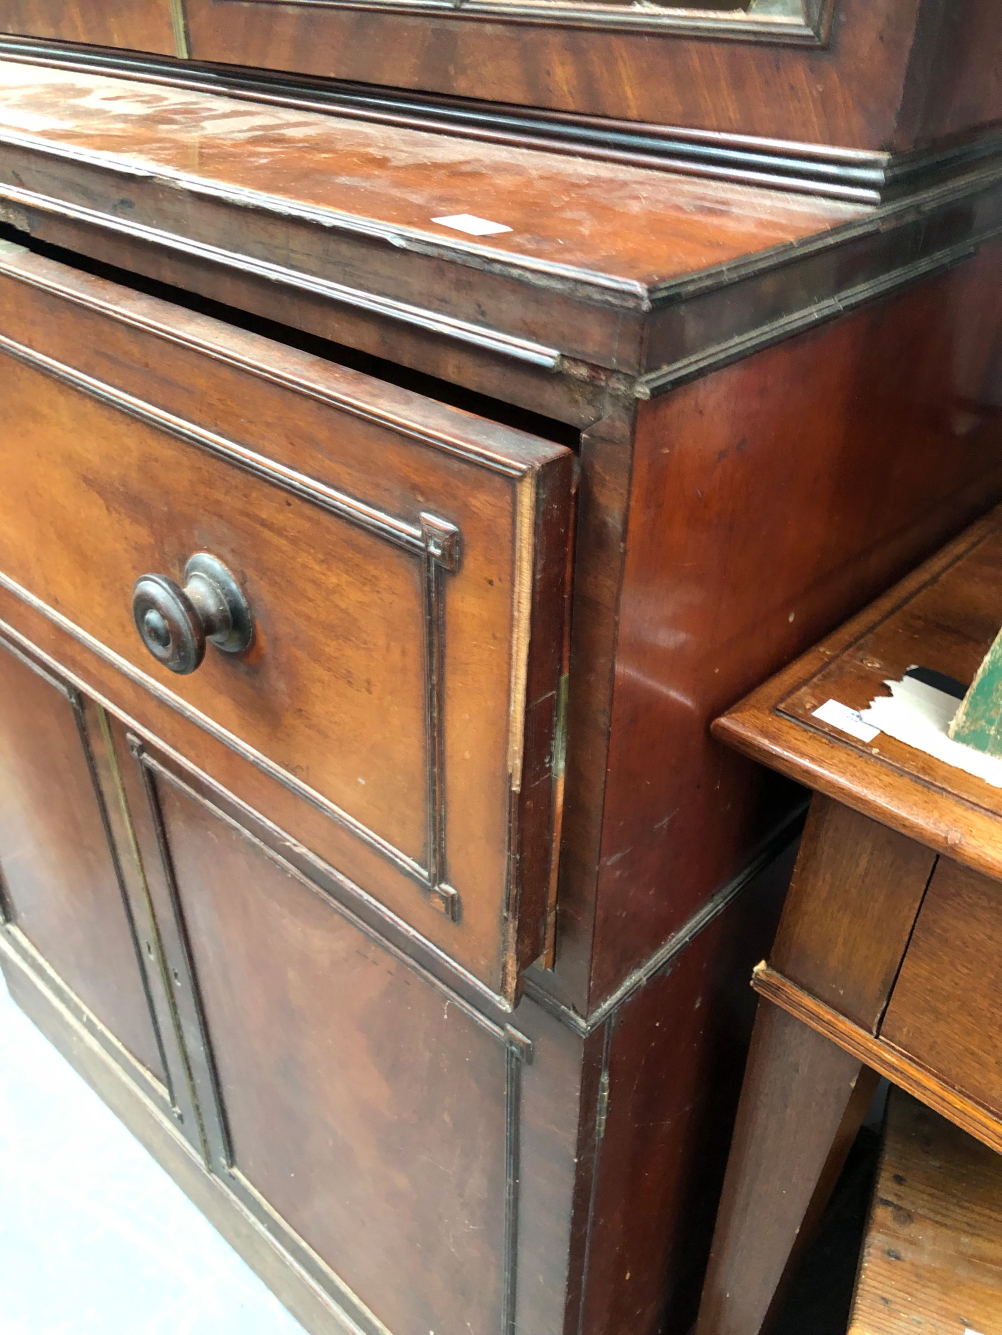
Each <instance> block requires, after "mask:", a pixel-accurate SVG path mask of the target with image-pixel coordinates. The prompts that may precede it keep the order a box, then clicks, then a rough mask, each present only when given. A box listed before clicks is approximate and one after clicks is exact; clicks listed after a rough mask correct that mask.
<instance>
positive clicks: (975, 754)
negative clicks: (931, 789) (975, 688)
mask: <svg viewBox="0 0 1002 1335" xmlns="http://www.w3.org/2000/svg"><path fill="white" fill-rule="evenodd" d="M884 685H885V686H887V687H889V688H890V691H891V694H890V695H878V696H877V698H876V699H875V700H871V701H870V707H869V709H864V710H863V712H862V718H863V722H864V723H870V724H873V725H875V726H877V725H879V729H880V731H881V732H883V733H886V735H887V736H888V737H893V738H895V740H896V741H899V742H904V744H905V746H913V747H914V748H915V750H916V751H924V752H925V754H926V755H927V756H934V757H935V759H936V760H942V761H943V763H944V764H945V765H952V766H953V767H954V769H962V770H964V771H965V772H966V773H967V774H973V775H974V777H975V778H978V779H984V781H985V782H986V783H990V784H991V785H992V787H993V788H1002V759H999V757H998V756H990V755H986V754H985V752H984V751H976V750H975V749H974V747H973V746H965V745H964V743H963V742H955V741H954V740H953V739H952V738H951V737H949V736H948V735H947V733H948V729H949V727H950V724H951V723H952V722H953V716H954V714H955V713H956V712H957V710H958V709H959V708H960V701H959V700H958V699H957V698H956V696H953V695H948V694H947V693H946V692H945V691H938V690H936V688H935V687H934V686H929V685H927V684H926V683H925V682H922V681H917V680H916V679H915V678H914V677H910V676H908V675H907V674H906V675H905V676H904V677H903V678H902V679H901V681H885V682H884Z"/></svg>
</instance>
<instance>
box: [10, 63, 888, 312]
mask: <svg viewBox="0 0 1002 1335" xmlns="http://www.w3.org/2000/svg"><path fill="white" fill-rule="evenodd" d="M26 139H27V140H30V141H31V142H32V143H33V144H35V145H37V147H38V148H39V149H42V150H48V151H51V152H53V153H55V154H56V155H58V156H60V157H62V158H63V159H65V160H70V161H73V160H77V161H79V160H80V159H81V158H83V159H85V160H88V161H91V162H93V161H95V160H100V161H101V162H102V163H103V164H104V165H105V166H106V167H110V168H115V167H117V168H118V169H119V170H121V171H124V172H126V173H132V174H135V173H140V174H142V175H144V176H149V175H154V176H156V177H159V178H162V179H163V180H164V182H165V183H168V184H171V185H174V186H176V187H180V188H182V189H187V190H190V191H194V192H198V191H199V188H200V183H202V185H203V187H204V184H205V183H210V184H211V189H212V192H213V193H215V194H217V195H218V194H221V195H223V196H224V197H226V198H227V199H229V200H232V201H237V202H243V203H245V204H246V205H247V206H248V208H254V207H263V208H265V209H267V210H268V211H269V212H271V213H278V214H281V213H282V212H283V210H284V211H286V212H289V213H292V214H294V215H297V216H302V215H303V213H304V212H305V213H307V214H310V215H312V216H314V217H315V218H316V219H317V220H318V221H321V222H326V223H327V224H328V225H329V226H331V227H332V228H334V229H339V228H342V229H343V228H348V229H350V230H353V231H356V232H362V233H369V234H371V235H373V236H375V237H378V238H379V239H380V240H382V241H384V242H388V243H389V244H392V245H396V246H399V247H402V248H406V249H410V250H418V251H422V250H423V251H425V252H427V253H432V254H439V255H442V256H444V257H449V256H452V257H454V258H455V259H456V260H457V261H459V262H460V263H464V264H466V265H469V264H470V263H471V261H475V259H476V256H477V255H482V256H484V257H485V258H487V257H490V258H491V259H492V260H493V261H494V262H495V263H496V262H497V261H498V260H503V261H507V262H508V263H509V264H510V265H511V267H512V269H513V271H519V270H521V271H525V270H533V269H535V270H540V271H544V272H545V271H547V270H549V271H551V272H552V273H553V274H554V275H555V276H559V274H560V273H561V272H563V273H565V274H567V275H568V276H579V277H580V276H589V277H591V278H592V279H593V280H594V281H597V282H598V283H599V284H602V283H603V282H604V283H605V284H607V285H609V286H611V287H613V288H616V287H619V288H624V289H626V290H627V291H629V290H631V289H633V290H635V291H636V292H637V293H638V294H642V293H643V291H644V290H645V289H646V288H647V287H648V286H650V285H652V284H657V283H666V282H671V281H673V280H679V279H684V278H686V277H687V276H689V275H693V274H697V273H700V272H702V271H705V270H707V269H713V268H717V267H718V266H721V265H726V264H728V263H731V262H733V261H735V260H737V259H739V258H740V257H742V256H745V255H749V254H756V253H760V252H762V251H766V250H770V249H772V248H774V247H777V246H783V245H789V244H791V243H793V244H795V243H797V242H800V241H802V240H804V239H806V238H808V237H810V236H814V235H817V234H818V233H823V232H826V231H828V230H829V229H831V228H833V227H835V226H838V225H839V224H841V223H844V222H848V221H851V220H852V219H854V218H858V217H861V216H865V215H866V214H868V213H869V212H871V210H870V209H869V208H867V207H864V206H861V205H857V204H846V203H841V202H837V201H832V200H825V199H820V198H817V197H810V196H798V195H793V194H784V193H781V192H777V191H769V190H765V189H761V188H757V187H750V186H736V185H722V184H717V183H715V182H712V181H707V180H700V179H698V178H694V177H689V176H680V175H672V174H670V173H667V172H660V171H653V170H646V169H643V168H638V167H632V166H625V165H622V166H621V165H617V164H609V163H601V162H593V161H589V160H585V159H582V158H574V157H570V156H564V155H561V154H557V153H546V152H542V151H537V150H533V149H521V148H509V147H505V146H502V145H498V144H492V143H484V142H480V141H477V140H474V139H469V138H461V137H458V136H449V135H439V134H432V133H429V132H427V131H421V130H409V129H402V128H399V127H394V126H386V125H379V124H374V123H368V122H366V121H363V120H361V119H358V120H356V119H351V118H347V117H343V116H332V115H326V114H323V113H319V112H309V111H302V110H293V109H287V108H282V107H276V106H265V105H260V104H257V103H254V102H249V101H244V100H241V99H238V98H234V97H224V96H220V95H218V94H213V93H201V92H197V91H189V90H183V89H178V88H171V87H167V86H160V85H157V84H154V83H144V82H140V81H136V80H131V79H130V80H125V79H121V78H113V77H106V76H101V75H91V74H86V73H80V72H73V71H67V70H59V69H48V68H45V67H40V66H37V65H26V64H19V63H17V62H15V61H9V60H0V144H2V143H8V144H9V143H21V144H23V143H24V141H25V140H26ZM456 215H473V216H474V217H476V218H479V219H486V220H487V221H489V222H493V223H498V224H502V225H503V226H504V227H506V228H510V230H509V231H504V232H499V233H495V234H488V235H483V236H474V235H468V234H464V233H463V232H462V231H460V230H457V229H455V228H453V227H450V226H446V225H443V224H440V223H436V222H435V221H434V219H436V218H442V217H454V216H456Z"/></svg>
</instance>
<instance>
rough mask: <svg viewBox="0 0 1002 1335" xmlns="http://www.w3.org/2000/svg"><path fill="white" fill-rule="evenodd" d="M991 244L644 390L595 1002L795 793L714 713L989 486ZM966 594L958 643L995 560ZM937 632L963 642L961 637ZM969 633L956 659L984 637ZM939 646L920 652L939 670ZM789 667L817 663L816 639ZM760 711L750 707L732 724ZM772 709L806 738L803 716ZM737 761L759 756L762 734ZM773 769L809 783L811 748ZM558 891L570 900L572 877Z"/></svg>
mask: <svg viewBox="0 0 1002 1335" xmlns="http://www.w3.org/2000/svg"><path fill="white" fill-rule="evenodd" d="M999 254H1000V251H999V248H998V247H997V246H994V245H993V246H991V247H986V248H985V250H984V251H983V252H982V254H981V255H979V257H978V258H977V259H976V260H974V261H973V262H972V263H971V264H970V265H969V266H963V267H961V268H958V269H956V270H954V271H953V272H952V273H950V274H948V275H944V276H941V277H939V278H936V279H933V280H931V281H929V282H926V283H922V284H919V285H917V286H915V287H914V288H913V289H912V290H911V291H909V292H907V293H904V294H901V295H899V296H897V297H895V298H894V299H893V300H892V301H888V302H885V303H882V304H880V305H878V306H874V307H872V308H870V309H869V310H866V311H859V312H856V313H855V314H853V315H851V316H849V317H847V318H845V319H842V320H840V321H838V322H837V323H836V324H833V325H830V326H828V327H827V328H824V329H819V330H815V331H813V332H811V333H808V334H805V335H803V336H801V337H799V338H797V339H793V340H790V341H788V342H786V343H784V344H782V345H780V346H778V347H776V348H772V349H768V350H766V351H763V352H759V353H757V354H756V355H755V356H752V357H747V358H745V359H744V360H743V361H740V362H738V363H737V364H736V365H734V366H731V367H727V368H724V369H722V370H719V371H717V372H715V373H714V374H712V375H707V376H704V377H703V378H701V379H699V380H695V381H693V382H692V383H691V384H689V385H685V386H683V387H682V388H680V389H679V390H677V391H675V392H673V393H671V394H667V395H665V396H664V397H662V398H661V399H658V400H656V401H652V402H651V403H650V404H644V405H642V409H641V412H640V414H639V416H638V422H637V434H636V445H635V451H634V462H633V471H632V477H631V492H630V510H629V516H628V527H627V537H626V542H627V549H626V559H625V568H624V573H623V584H622V594H621V600H620V604H619V621H618V635H617V639H616V668H615V686H614V696H613V704H612V722H611V736H610V743H609V758H608V766H607V778H606V780H605V790H604V791H605V793H606V801H605V807H604V820H603V831H602V846H601V853H600V856H599V865H598V875H597V879H598V887H597V891H596V892H595V893H596V894H597V899H598V907H597V916H596V923H595V941H596V944H595V956H596V983H595V986H596V988H597V989H598V993H599V995H601V993H602V991H604V990H605V989H606V988H607V987H608V986H609V982H610V979H615V980H616V981H618V980H619V979H621V978H622V977H624V976H625V975H626V974H627V973H628V972H629V970H630V969H631V968H635V967H637V966H638V964H640V963H641V962H642V960H643V959H645V958H646V957H647V955H648V954H649V952H650V949H651V943H652V939H656V940H658V941H659V942H660V941H663V940H665V939H666V938H667V937H668V936H669V935H670V934H671V932H672V931H674V930H677V929H678V928H679V927H681V926H682V924H683V923H684V922H685V921H686V919H687V918H688V917H689V916H690V915H691V914H692V913H693V912H694V911H696V909H698V907H699V906H700V905H701V904H702V903H703V902H705V900H706V899H707V898H708V897H709V895H711V894H712V893H713V892H714V891H715V890H716V889H717V888H718V887H719V886H721V885H722V884H725V883H726V882H727V881H728V880H729V879H730V878H731V877H733V876H734V875H736V874H737V873H738V872H739V871H740V869H741V868H742V867H743V866H745V865H746V864H747V861H748V859H749V857H750V856H751V852H752V850H753V849H754V848H755V847H756V845H757V843H758V841H760V840H761V839H762V837H763V834H764V833H765V831H766V830H768V829H769V828H770V827H772V826H773V825H774V824H775V822H776V821H777V820H779V819H780V818H781V816H782V814H783V812H784V811H785V810H788V806H789V802H790V800H791V798H790V793H789V790H788V789H785V788H784V786H783V785H782V784H781V783H780V781H779V780H778V779H777V778H776V777H775V776H774V775H772V774H769V773H767V772H766V771H764V770H763V769H760V768H757V767H753V766H750V765H749V764H748V762H747V761H746V760H745V759H743V758H742V757H740V756H737V755H735V754H734V753H733V751H732V750H730V749H729V748H728V747H725V746H721V745H720V744H719V743H718V742H716V741H715V740H714V738H713V737H712V736H711V733H710V726H709V725H710V722H711V720H712V719H714V718H715V717H716V716H717V715H719V714H720V713H722V712H723V711H724V710H726V709H728V706H730V705H732V704H733V702H734V701H735V700H738V699H740V698H741V697H742V695H744V694H745V693H746V692H748V691H749V690H751V689H752V688H753V687H755V686H757V685H758V683H760V682H763V681H765V680H766V678H768V677H769V676H770V674H771V673H775V672H777V670H778V669H780V668H782V667H783V665H784V664H786V663H789V662H790V661H791V660H792V659H795V658H797V657H798V656H799V655H801V654H803V653H804V651H805V650H806V649H808V647H809V646H810V645H812V644H814V643H815V642H816V641H817V640H818V639H820V638H821V637H822V636H823V635H825V634H826V633H828V632H830V631H831V630H832V628H833V627H836V626H838V625H839V623H840V622H841V621H842V620H843V619H844V618H845V617H846V616H848V615H850V614H851V613H852V611H853V610H854V609H855V608H857V607H859V606H861V605H863V604H865V603H866V602H867V601H868V600H869V599H872V598H874V597H876V596H877V595H878V594H879V593H881V592H882V591H883V590H884V589H885V588H886V587H887V585H888V584H889V583H890V582H891V580H893V579H897V578H900V577H901V576H902V575H904V574H905V573H906V572H907V571H909V570H910V569H911V568H912V567H913V566H914V564H915V563H916V561H919V560H921V559H922V558H923V557H924V556H926V555H928V554H929V553H930V552H934V551H935V550H936V549H937V548H938V547H939V546H940V545H941V544H942V543H943V542H945V541H946V540H947V539H949V538H950V537H951V536H952V535H953V534H954V533H956V532H957V530H958V529H959V528H961V527H962V526H963V525H964V524H967V523H969V522H970V521H971V520H972V519H975V518H976V517H977V516H978V515H980V514H982V513H983V512H984V511H985V510H986V509H987V508H988V507H989V506H990V505H991V504H992V503H993V502H994V501H995V500H997V499H998V498H999V497H1000V496H1002V449H1000V446H1002V418H1000V415H999V410H998V406H997V405H998V404H999V403H1002V395H1000V390H999V384H1000V383H1002V382H1000V380H999V375H1000V370H1002V360H1000V358H1002V337H1000V331H1002V286H1000V285H999V284H998V283H997V282H996V281H995V276H996V272H997V266H998V262H999ZM983 587H984V591H985V593H984V596H985V597H986V598H987V599H988V600H989V601H988V604H987V605H986V606H983V607H982V608H981V609H980V611H979V616H980V617H981V620H979V621H978V623H977V624H978V627H979V631H978V632H975V638H977V635H978V634H979V633H980V626H981V625H982V624H984V625H985V628H986V630H987V631H988V635H987V639H988V642H990V640H991V638H992V636H993V635H994V633H995V631H997V629H998V626H999V625H1000V624H1002V601H1000V600H999V599H998V597H997V596H996V597H995V603H994V604H992V602H991V598H992V596H993V593H994V592H995V591H996V590H997V580H995V579H994V577H990V578H989V579H988V581H987V582H986V583H985V584H984V586H983ZM970 604H971V598H970V596H967V597H966V598H965V601H964V604H963V610H962V611H958V614H957V615H958V616H966V615H967V614H968V613H967V609H968V608H969V607H970ZM996 608H997V619H996V620H995V622H994V626H993V627H992V628H990V629H989V628H988V624H987V623H988V621H989V620H990V618H991V617H992V616H995V615H996V611H995V609H996ZM950 624H954V623H953V622H951V623H950ZM847 634H848V633H847ZM858 634H859V632H858V631H856V632H855V633H854V634H850V635H849V636H848V640H845V641H843V640H841V639H838V640H835V641H833V643H837V644H843V643H849V642H851V641H852V640H853V639H855V637H856V635H858ZM939 643H941V644H943V645H944V646H946V645H947V644H948V643H949V644H950V645H951V646H952V645H955V644H957V645H958V650H957V651H958V653H959V652H961V650H960V649H959V644H958V642H957V640H956V637H951V638H950V639H949V640H947V639H946V638H945V637H941V639H940V641H939ZM965 644H966V646H967V647H966V648H965V649H963V650H962V653H963V655H964V658H963V659H962V660H961V659H957V661H956V662H955V663H954V668H953V671H954V675H961V673H962V671H963V662H965V661H967V657H968V656H969V657H970V658H971V659H972V660H975V658H976V655H977V654H979V653H981V654H983V653H984V648H982V647H981V645H980V644H977V645H976V644H975V643H973V641H971V640H970V639H967V640H965ZM985 647H987V646H985ZM928 652H931V649H930V650H928V651H927V653H928ZM916 654H920V650H919V649H918V648H917V647H916V644H915V641H914V639H908V640H905V641H902V642H901V643H900V644H899V645H897V646H896V647H895V653H894V656H893V657H890V656H884V657H880V656H879V655H878V656H877V657H875V658H874V659H873V662H874V663H875V664H877V666H875V667H874V668H873V670H872V671H869V670H868V671H867V673H866V682H867V685H866V686H865V687H861V690H860V694H859V695H858V696H857V695H853V696H852V697H851V698H849V699H847V700H846V703H848V704H850V705H853V706H855V705H858V704H860V703H867V702H868V700H869V698H870V695H864V694H863V692H865V691H869V690H870V689H871V684H872V692H871V693H872V694H876V693H877V692H878V691H879V690H880V689H882V688H881V686H880V682H881V681H882V679H883V676H885V675H888V674H889V673H890V672H894V673H895V675H898V676H900V675H901V672H903V671H904V669H905V668H907V667H908V666H909V665H910V664H912V663H914V662H916V661H919V659H917V658H916V657H915V656H914V655H916ZM955 657H956V655H954V654H953V650H952V648H951V650H950V656H949V657H948V661H947V662H945V663H944V664H941V663H940V662H939V660H938V659H937V660H936V661H934V662H930V663H929V665H930V666H934V667H935V666H942V667H943V670H945V671H950V670H951V668H950V666H949V663H950V662H954V658H955ZM878 659H879V661H878ZM806 661H807V663H808V664H810V663H814V664H816V665H817V667H818V668H821V667H828V666H829V655H827V654H824V655H821V656H818V657H815V658H814V659H810V660H806ZM922 661H927V660H926V659H923V660H922ZM899 664H900V666H898V665H899ZM808 672H809V667H805V666H804V664H801V665H799V666H798V667H797V668H795V669H794V668H791V669H789V670H788V673H787V675H785V676H783V677H781V678H778V679H777V680H776V683H775V696H773V695H771V694H770V693H771V692H772V691H773V689H774V688H773V686H768V687H764V688H763V689H762V691H761V692H760V694H758V695H756V696H753V697H752V701H753V702H754V701H757V700H763V701H765V700H766V699H767V698H768V699H769V700H770V701H772V700H773V699H776V698H778V696H779V692H780V684H781V683H784V684H785V683H789V685H788V686H786V687H785V691H784V695H785V694H786V693H789V692H792V691H793V689H794V686H795V684H796V685H799V684H800V683H801V682H802V680H803V679H804V677H806V676H807V675H808ZM825 689H826V690H828V688H827V687H826V688H825ZM572 693H573V685H572ZM835 693H836V692H835V689H834V687H833V688H832V689H831V690H828V694H835ZM828 694H820V695H819V696H818V699H817V703H818V704H820V703H823V701H824V700H826V699H827V698H828ZM838 698H841V697H838ZM741 717H743V714H742V713H741V711H740V710H739V711H738V713H737V714H733V713H728V714H727V716H726V717H725V720H724V721H723V722H721V723H719V724H717V725H715V727H716V730H717V731H716V736H718V737H720V738H721V739H722V740H731V739H732V737H734V736H735V734H736V728H735V725H734V723H732V722H731V720H732V719H735V718H741ZM765 717H766V713H765V710H763V709H761V708H759V709H756V710H755V712H754V714H753V715H751V716H749V720H750V723H749V730H750V731H751V730H757V729H758V728H760V727H765V726H766V724H765ZM769 717H770V721H769V724H768V726H769V727H770V728H772V727H775V728H776V729H780V730H781V729H782V728H784V727H789V728H790V733H789V735H790V736H791V738H792V737H793V736H794V735H795V736H796V737H797V739H798V741H797V745H799V737H800V735H801V732H802V729H801V728H800V727H799V725H798V726H797V727H794V726H793V725H789V724H785V723H784V722H783V721H782V720H781V717H780V715H778V714H773V715H771V716H769ZM810 736H811V737H812V738H814V737H817V738H819V739H820V740H821V741H823V742H824V743H825V744H827V738H828V736H831V737H832V738H833V740H832V743H831V745H832V747H833V752H832V754H833V758H834V757H835V756H839V757H840V756H841V755H842V754H843V753H844V752H845V751H846V749H847V746H848V749H849V750H850V751H853V752H854V754H858V755H859V757H860V764H861V766H863V767H864V768H865V767H866V766H867V762H868V760H869V751H868V750H865V757H864V748H861V747H855V748H854V744H853V743H852V742H851V739H848V738H845V739H843V740H841V741H835V740H834V734H832V733H830V731H829V730H826V729H825V728H824V725H821V724H819V723H818V722H817V721H816V720H813V719H812V720H811V731H810ZM891 747H892V744H890V743H888V746H887V750H888V752H890V751H891ZM790 749H793V748H792V747H791V748H790ZM751 754H753V755H755V756H756V757H757V758H761V759H763V760H765V761H766V763H768V764H772V763H773V757H772V755H771V753H769V751H768V748H766V747H756V749H754V750H751ZM652 757H653V758H654V763H652ZM929 763H930V764H933V763H934V762H931V761H930V762H929ZM776 768H781V769H783V770H784V772H785V773H787V774H790V775H792V777H794V778H797V779H799V780H800V781H802V782H805V783H807V784H809V785H813V786H819V787H821V786H823V785H822V784H821V783H820V782H818V781H817V780H818V775H817V768H818V767H817V766H816V765H811V764H805V765H799V764H798V765H796V766H795V765H792V764H789V763H786V762H784V763H783V764H776ZM875 772H876V771H875V770H874V769H869V768H868V769H866V774H867V775H870V774H871V773H875ZM869 782H870V780H869V779H867V780H863V779H862V778H861V779H860V785H861V787H863V788H865V787H867V786H868V783H869ZM971 782H972V783H974V782H976V781H974V780H971ZM724 811H726V813H727V815H726V819H725V820H722V819H721V813H722V812H724ZM870 814H871V815H873V816H874V818H876V819H880V813H879V811H872V812H870ZM936 827H937V821H936V820H934V821H933V828H936ZM567 890H568V895H575V897H576V894H577V885H576V883H575V884H572V885H568V887H567Z"/></svg>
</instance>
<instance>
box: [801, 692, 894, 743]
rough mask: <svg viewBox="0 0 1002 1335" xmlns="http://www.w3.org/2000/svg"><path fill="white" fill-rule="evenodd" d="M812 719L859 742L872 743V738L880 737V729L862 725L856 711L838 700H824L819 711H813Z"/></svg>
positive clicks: (865, 724)
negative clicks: (836, 729) (828, 724)
mask: <svg viewBox="0 0 1002 1335" xmlns="http://www.w3.org/2000/svg"><path fill="white" fill-rule="evenodd" d="M814 717H815V718H819V719H820V720H821V722H822V723H830V724H831V725H832V727H833V728H838V730H839V732H847V733H848V734H849V736H850V737H855V738H856V739H857V740H858V741H861V742H872V741H873V739H874V737H879V736H880V729H879V728H874V727H873V726H872V725H871V724H869V723H864V722H863V720H862V718H861V717H860V714H859V710H858V709H850V708H849V706H848V705H843V704H841V703H840V702H839V701H838V700H826V701H825V703H824V704H823V705H822V706H821V708H820V709H815V711H814Z"/></svg>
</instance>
